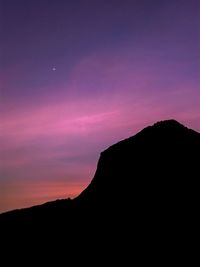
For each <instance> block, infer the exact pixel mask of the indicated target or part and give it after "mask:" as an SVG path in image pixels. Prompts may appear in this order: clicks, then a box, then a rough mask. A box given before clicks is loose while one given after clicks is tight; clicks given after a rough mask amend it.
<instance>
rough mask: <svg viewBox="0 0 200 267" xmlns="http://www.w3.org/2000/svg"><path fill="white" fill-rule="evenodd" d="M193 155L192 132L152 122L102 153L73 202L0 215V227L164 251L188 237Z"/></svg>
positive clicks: (196, 150) (195, 140) (193, 201)
mask: <svg viewBox="0 0 200 267" xmlns="http://www.w3.org/2000/svg"><path fill="white" fill-rule="evenodd" d="M199 154H200V134H199V133H197V132H195V131H193V130H191V129H188V128H186V127H184V126H183V125H181V124H180V123H178V122H177V121H175V120H169V121H161V122H158V123H156V124H154V125H153V126H150V127H147V128H145V129H144V130H142V131H141V132H139V133H138V134H136V135H135V136H133V137H130V138H128V139H126V140H123V141H121V142H119V143H117V144H115V145H113V146H111V147H109V148H108V149H107V150H105V151H104V152H102V153H101V156H100V159H99V162H98V166H97V170H96V174H95V176H94V178H93V180H92V181H91V183H90V184H89V186H88V187H87V188H86V189H85V190H84V191H83V192H82V193H81V194H80V195H79V196H78V197H77V198H75V199H74V200H70V199H68V200H58V201H55V202H51V203H47V204H44V205H41V206H36V207H32V208H29V209H23V210H17V211H12V212H8V213H4V214H1V215H0V226H1V227H3V228H4V229H5V231H8V232H10V231H15V232H20V231H22V232H23V231H25V229H26V233H28V234H30V233H32V232H33V231H36V232H37V233H38V231H40V232H45V231H46V232H48V231H49V230H47V229H50V232H49V233H50V234H51V236H52V234H57V235H60V234H61V236H62V238H66V240H68V241H67V242H71V241H70V240H71V239H74V238H75V239H76V240H77V243H80V239H81V240H85V239H87V238H89V239H90V238H91V237H92V238H93V241H94V240H96V241H97V240H99V238H100V237H102V236H103V237H104V238H105V239H109V236H110V237H111V236H112V238H111V242H112V243H114V240H115V239H118V240H121V239H124V238H128V239H130V240H129V241H130V242H136V243H137V247H140V245H141V243H142V244H143V245H144V244H146V245H147V246H148V247H149V249H151V248H152V246H153V244H154V243H156V244H157V249H158V247H159V246H161V247H162V246H164V247H165V250H166V247H167V246H168V245H167V244H168V242H171V245H170V246H171V247H174V246H175V247H176V246H177V249H178V248H180V246H181V247H182V245H183V244H185V242H186V240H189V239H190V237H191V236H193V237H194V236H195V230H194V229H195V224H196V220H197V217H198V216H197V215H198V213H199V205H198V198H199V185H198V180H199V166H200V165H199ZM1 229H2V228H1ZM8 229H9V230H8ZM103 237H102V238H103ZM170 240H171V241H170ZM96 241H94V244H95V242H96ZM106 242H107V241H105V243H106ZM186 243H187V242H186ZM120 244H121V245H123V244H122V243H121V242H120ZM175 244H176V245H175ZM104 245H105V244H104Z"/></svg>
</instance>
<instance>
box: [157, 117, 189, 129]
mask: <svg viewBox="0 0 200 267" xmlns="http://www.w3.org/2000/svg"><path fill="white" fill-rule="evenodd" d="M153 126H154V127H170V128H171V127H173V128H175V127H176V128H186V127H185V126H184V125H183V124H181V123H180V122H178V121H176V120H174V119H170V120H164V121H158V122H156V123H155V124H153Z"/></svg>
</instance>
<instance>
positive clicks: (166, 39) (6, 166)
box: [0, 0, 200, 213]
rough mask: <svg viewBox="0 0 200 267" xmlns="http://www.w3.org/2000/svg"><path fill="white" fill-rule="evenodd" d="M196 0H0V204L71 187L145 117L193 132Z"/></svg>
mask: <svg viewBox="0 0 200 267" xmlns="http://www.w3.org/2000/svg"><path fill="white" fill-rule="evenodd" d="M199 13H200V2H199V1H198V0H190V1H184V2H183V1H179V0H174V1H164V0H162V1H157V0H154V1H151V3H150V2H149V1H147V0H142V1H141V0H140V1H139V0H136V1H129V0H123V1H122V0H121V1H113V0H107V1H105V0H102V1H100V0H97V1H95V3H94V1H91V0H82V1H81V0H78V1H76V3H75V2H72V1H66V2H64V1H61V0H58V1H56V2H51V1H48V0H43V1H39V0H35V1H31V2H28V1H25V0H18V1H14V0H10V1H5V0H0V15H1V16H0V22H1V26H0V38H1V48H0V58H1V60H0V111H1V112H0V121H1V131H0V149H1V151H0V161H1V163H0V213H1V212H4V211H8V210H12V209H16V208H24V207H29V206H33V205H36V204H41V203H44V202H47V201H51V200H55V199H59V198H68V197H71V198H73V197H75V196H77V195H78V194H79V193H80V192H81V191H82V190H83V189H84V188H85V187H86V186H87V185H88V183H89V182H90V181H91V179H92V178H93V176H94V172H95V170H96V165H97V161H98V158H99V155H100V152H102V151H103V150H105V149H106V148H107V147H109V146H110V145H112V144H113V143H116V142H118V141H120V140H121V139H124V138H127V137H129V136H133V135H134V134H136V133H137V132H138V131H140V130H142V129H143V128H144V127H146V126H149V125H152V124H153V123H155V122H157V121H160V120H166V119H175V120H177V121H179V122H181V123H182V124H184V125H185V126H187V127H189V128H191V129H194V130H196V131H198V132H200V106H199V103H200V91H199V84H200V83H199V82H200V80H199V75H198V74H199V70H200V60H199V58H200V52H199V45H200V43H199V37H200V36H199V31H198V29H199V26H200V20H199Z"/></svg>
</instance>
